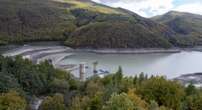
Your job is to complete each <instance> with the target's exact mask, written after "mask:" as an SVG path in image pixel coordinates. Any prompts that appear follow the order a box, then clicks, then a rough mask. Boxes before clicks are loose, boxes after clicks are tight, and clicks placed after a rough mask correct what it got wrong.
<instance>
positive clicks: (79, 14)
mask: <svg viewBox="0 0 202 110" xmlns="http://www.w3.org/2000/svg"><path fill="white" fill-rule="evenodd" d="M0 10H1V11H0V45H5V44H9V43H24V42H28V41H57V40H59V41H65V42H64V43H65V44H66V45H67V46H71V47H74V48H78V47H81V48H154V47H159V48H170V47H179V46H180V47H182V46H194V45H196V44H197V43H196V41H197V40H199V39H198V36H194V37H193V36H187V37H184V35H183V36H181V35H179V32H178V31H176V30H175V28H171V27H170V26H169V25H166V24H164V23H159V22H158V21H153V20H152V19H148V18H144V17H141V16H139V15H137V14H136V13H134V12H131V11H129V10H125V9H122V8H112V7H108V6H105V5H101V4H98V3H95V2H92V1H91V0H15V1H13V0H0ZM184 24H187V23H186V22H183V25H184ZM195 24H200V22H196V23H195ZM194 26H195V25H194ZM195 28H197V31H195V30H192V29H191V30H189V31H190V33H195V34H194V35H199V34H200V33H199V32H201V28H198V27H195ZM186 30H187V29H186ZM199 37H200V36H199ZM103 41H104V42H103Z"/></svg>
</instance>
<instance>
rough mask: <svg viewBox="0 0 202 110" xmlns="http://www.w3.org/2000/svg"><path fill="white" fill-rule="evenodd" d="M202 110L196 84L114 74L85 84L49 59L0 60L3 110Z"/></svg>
mask: <svg viewBox="0 0 202 110" xmlns="http://www.w3.org/2000/svg"><path fill="white" fill-rule="evenodd" d="M34 97H43V101H42V104H41V105H40V107H39V110H201V108H202V91H201V90H200V89H197V88H195V87H194V86H193V85H192V84H190V85H189V86H187V87H184V86H182V85H181V84H180V83H179V82H177V81H172V80H167V79H166V78H165V77H160V76H151V77H149V76H147V75H145V74H143V73H141V74H140V75H137V76H133V77H132V76H131V77H125V76H123V72H122V69H121V67H120V68H119V69H118V71H117V72H116V73H113V74H110V75H107V76H105V77H104V78H100V77H98V76H92V77H91V78H88V79H86V80H85V81H79V79H77V78H75V77H74V76H72V75H71V74H70V73H69V72H66V71H62V70H58V69H56V68H54V67H53V66H52V65H51V64H50V63H49V62H48V61H45V62H42V63H40V64H33V63H32V62H31V61H29V60H27V59H23V58H22V57H20V56H16V57H15V58H9V57H3V56H0V110H31V108H30V106H29V105H30V103H31V100H32V99H33V98H34Z"/></svg>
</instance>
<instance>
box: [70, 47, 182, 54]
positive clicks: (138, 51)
mask: <svg viewBox="0 0 202 110" xmlns="http://www.w3.org/2000/svg"><path fill="white" fill-rule="evenodd" d="M73 51H75V52H92V53H97V54H151V53H179V52H181V51H182V49H162V48H145V49H74V50H73Z"/></svg>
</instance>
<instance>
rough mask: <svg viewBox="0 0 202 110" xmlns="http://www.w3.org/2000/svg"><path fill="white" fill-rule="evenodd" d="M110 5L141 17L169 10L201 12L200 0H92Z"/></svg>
mask: <svg viewBox="0 0 202 110" xmlns="http://www.w3.org/2000/svg"><path fill="white" fill-rule="evenodd" d="M93 1H95V2H98V3H103V4H105V5H108V6H112V7H122V8H125V9H128V10H131V11H133V12H135V13H137V14H139V15H141V16H143V17H152V16H155V15H161V14H164V13H166V12H168V11H171V10H176V11H182V12H191V13H196V14H202V8H201V7H202V1H201V0H93Z"/></svg>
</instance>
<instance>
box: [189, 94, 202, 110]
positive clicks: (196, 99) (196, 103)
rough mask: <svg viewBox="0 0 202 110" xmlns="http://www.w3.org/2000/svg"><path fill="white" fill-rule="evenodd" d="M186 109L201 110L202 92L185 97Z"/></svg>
mask: <svg viewBox="0 0 202 110" xmlns="http://www.w3.org/2000/svg"><path fill="white" fill-rule="evenodd" d="M187 107H188V108H187V110H201V108H202V93H199V94H195V95H192V96H188V97H187Z"/></svg>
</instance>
